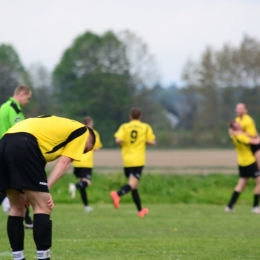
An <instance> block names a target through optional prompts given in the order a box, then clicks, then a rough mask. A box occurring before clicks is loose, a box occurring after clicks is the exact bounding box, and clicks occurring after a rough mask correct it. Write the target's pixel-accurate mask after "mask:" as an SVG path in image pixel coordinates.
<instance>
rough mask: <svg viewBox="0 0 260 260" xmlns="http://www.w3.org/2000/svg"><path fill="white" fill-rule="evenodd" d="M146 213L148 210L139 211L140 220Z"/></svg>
mask: <svg viewBox="0 0 260 260" xmlns="http://www.w3.org/2000/svg"><path fill="white" fill-rule="evenodd" d="M148 212H149V209H147V208H143V209H142V210H140V211H139V212H138V216H139V217H140V218H143V217H144V216H145V215H146V214H148Z"/></svg>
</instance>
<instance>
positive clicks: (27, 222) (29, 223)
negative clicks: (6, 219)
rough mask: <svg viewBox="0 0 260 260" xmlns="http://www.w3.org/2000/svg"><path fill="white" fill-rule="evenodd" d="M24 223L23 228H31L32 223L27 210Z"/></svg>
mask: <svg viewBox="0 0 260 260" xmlns="http://www.w3.org/2000/svg"><path fill="white" fill-rule="evenodd" d="M24 221H25V225H24V227H25V228H29V229H31V228H33V221H32V218H31V216H30V210H29V208H27V209H26V212H25V217H24Z"/></svg>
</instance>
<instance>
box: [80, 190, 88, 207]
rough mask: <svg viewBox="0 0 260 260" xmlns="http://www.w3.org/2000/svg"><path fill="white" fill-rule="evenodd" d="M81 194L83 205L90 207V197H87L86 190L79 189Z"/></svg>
mask: <svg viewBox="0 0 260 260" xmlns="http://www.w3.org/2000/svg"><path fill="white" fill-rule="evenodd" d="M79 192H80V196H81V199H82V201H83V204H84V205H85V206H88V195H87V191H86V188H81V189H79Z"/></svg>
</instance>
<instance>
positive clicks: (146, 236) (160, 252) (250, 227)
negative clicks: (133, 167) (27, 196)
mask: <svg viewBox="0 0 260 260" xmlns="http://www.w3.org/2000/svg"><path fill="white" fill-rule="evenodd" d="M148 206H149V209H150V213H149V214H148V215H147V216H146V217H145V218H143V219H141V218H138V217H137V214H136V210H135V208H134V206H133V205H132V204H122V205H121V207H120V209H119V210H115V209H114V208H113V207H112V205H110V204H103V205H102V204H95V205H93V207H94V211H93V212H92V213H90V214H86V213H84V212H83V209H82V206H81V205H79V204H77V205H75V204H70V205H68V204H58V205H56V207H55V210H54V211H53V214H52V220H53V246H52V248H51V251H52V258H51V259H62V260H74V259H75V260H79V259H80V260H83V259H86V260H87V259H88V260H90V259H91V260H94V259H95V260H121V259H122V260H128V259H129V260H130V259H131V260H133V259H134V260H150V259H159V260H160V259H163V260H164V259H165V260H166V259H175V260H177V259H179V260H195V259H198V260H203V259H205V260H208V259H211V260H213V259H216V260H220V259H221V260H225V259H227V260H231V259H259V230H258V228H257V227H258V223H259V221H260V219H259V218H260V216H258V215H254V214H252V213H251V212H250V206H249V205H239V206H238V207H237V208H236V212H235V213H224V212H223V207H222V206H214V205H197V204H193V205H186V204H161V205H148ZM5 220H6V215H5V214H4V213H2V212H0V230H1V236H0V259H1V260H2V259H3V260H7V259H12V258H11V256H10V251H9V244H8V241H7V237H6V236H5V235H3V234H5ZM25 248H26V249H25V254H26V259H27V260H31V259H35V248H34V243H33V238H32V231H31V230H26V238H25Z"/></svg>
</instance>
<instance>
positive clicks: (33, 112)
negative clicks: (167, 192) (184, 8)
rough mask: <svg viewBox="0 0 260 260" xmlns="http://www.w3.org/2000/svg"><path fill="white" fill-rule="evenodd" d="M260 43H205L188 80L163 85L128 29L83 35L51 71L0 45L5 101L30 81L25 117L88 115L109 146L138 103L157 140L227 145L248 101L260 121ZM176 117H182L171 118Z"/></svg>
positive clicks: (166, 144)
mask: <svg viewBox="0 0 260 260" xmlns="http://www.w3.org/2000/svg"><path fill="white" fill-rule="evenodd" d="M259 72H260V42H259V41H258V40H257V39H254V38H252V37H249V36H244V38H243V39H242V41H241V43H240V45H239V46H231V45H228V44H225V45H224V46H223V47H222V49H220V50H214V49H212V48H210V47H207V48H206V49H205V51H204V52H203V53H202V54H201V57H200V58H199V59H198V60H197V61H192V60H188V61H187V62H186V64H185V66H184V68H183V73H182V78H183V81H184V83H185V84H184V86H182V87H178V86H175V85H172V86H168V87H165V86H162V85H161V84H160V83H159V76H158V75H159V70H158V68H157V65H156V62H155V59H154V57H153V55H151V54H150V52H149V49H148V46H147V44H145V43H144V42H143V41H142V39H141V38H140V37H138V36H137V35H135V34H134V33H132V32H129V31H123V32H120V33H117V34H116V33H114V32H112V31H108V32H106V33H104V34H103V35H97V34H95V33H93V32H89V31H87V32H86V33H84V34H82V35H80V36H78V37H77V38H76V39H75V40H74V41H73V42H72V44H71V46H69V47H68V48H67V49H66V50H65V52H64V53H63V55H62V58H61V60H60V61H59V63H58V64H57V65H56V67H55V68H54V70H53V71H51V72H49V71H48V70H47V69H46V68H45V67H44V66H43V65H41V64H39V63H38V64H33V65H32V66H30V67H29V68H25V67H24V66H23V64H22V63H21V61H20V58H19V55H18V53H17V52H16V50H15V49H14V48H13V47H12V46H11V45H6V44H1V45H0V75H1V77H0V103H3V102H5V100H6V99H7V98H8V97H9V96H11V95H12V93H13V90H14V88H15V87H16V86H17V85H20V84H27V85H28V86H30V87H31V88H32V89H33V98H32V100H31V102H30V103H29V105H28V106H26V107H25V108H24V112H25V115H26V116H27V117H32V116H37V115H40V114H55V115H59V116H64V117H69V118H72V119H75V120H79V121H81V120H82V118H83V117H84V116H87V115H90V116H92V117H93V119H94V121H95V128H96V129H97V130H98V131H99V132H100V135H101V137H102V141H103V143H104V147H107V148H109V147H115V144H114V138H113V134H114V132H115V131H116V130H117V128H118V127H119V125H120V124H121V123H123V122H126V121H128V120H129V118H128V114H129V110H130V109H131V108H132V107H139V108H141V109H142V112H143V120H144V121H146V122H148V123H149V124H151V125H152V126H153V128H154V130H155V134H156V136H157V142H158V145H157V147H161V148H174V147H229V146H231V142H230V140H229V137H228V135H227V131H226V128H227V123H228V122H229V121H230V120H232V119H233V118H234V117H235V111H234V110H235V105H236V103H238V102H244V103H246V104H247V106H248V108H249V113H250V115H251V116H252V117H253V118H254V119H255V121H256V124H257V126H258V128H259V127H260V125H259V123H260V120H259V119H260V118H259V117H260V113H259V111H260V107H259V102H258V100H259V98H260V85H259V83H260V73H259ZM171 116H172V117H174V118H176V119H177V121H176V122H175V123H174V124H173V122H172V121H171Z"/></svg>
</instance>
